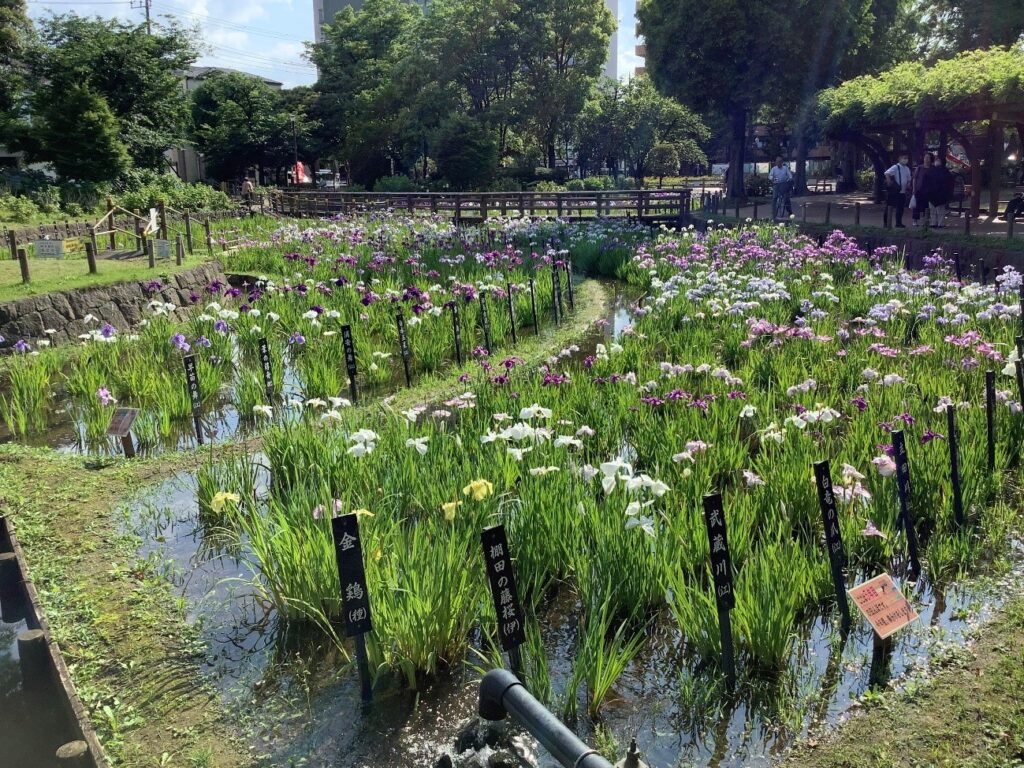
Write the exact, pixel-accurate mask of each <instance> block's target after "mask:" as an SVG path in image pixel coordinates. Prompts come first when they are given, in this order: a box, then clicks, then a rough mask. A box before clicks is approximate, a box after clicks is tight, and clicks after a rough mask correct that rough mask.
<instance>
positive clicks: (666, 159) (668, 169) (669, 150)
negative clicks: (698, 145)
mask: <svg viewBox="0 0 1024 768" xmlns="http://www.w3.org/2000/svg"><path fill="white" fill-rule="evenodd" d="M649 165H650V170H651V173H652V174H654V175H655V176H657V177H658V186H659V187H660V186H662V185H663V184H664V183H665V177H666V176H674V175H675V174H677V173H679V151H678V150H677V149H676V148H675V147H673V146H672V145H671V144H664V143H661V144H655V145H654V147H653V148H652V149H651V155H650V160H649Z"/></svg>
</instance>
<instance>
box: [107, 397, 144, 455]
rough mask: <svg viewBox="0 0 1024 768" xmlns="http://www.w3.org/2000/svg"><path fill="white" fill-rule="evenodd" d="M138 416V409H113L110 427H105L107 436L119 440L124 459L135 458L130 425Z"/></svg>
mask: <svg viewBox="0 0 1024 768" xmlns="http://www.w3.org/2000/svg"><path fill="white" fill-rule="evenodd" d="M138 415H139V409H138V408H115V409H114V414H113V416H111V417H110V426H108V427H107V434H108V435H110V436H111V437H118V438H120V439H121V447H122V448H123V449H124V455H125V458H128V459H134V458H135V443H134V442H132V425H133V424H134V423H135V419H136V417H138Z"/></svg>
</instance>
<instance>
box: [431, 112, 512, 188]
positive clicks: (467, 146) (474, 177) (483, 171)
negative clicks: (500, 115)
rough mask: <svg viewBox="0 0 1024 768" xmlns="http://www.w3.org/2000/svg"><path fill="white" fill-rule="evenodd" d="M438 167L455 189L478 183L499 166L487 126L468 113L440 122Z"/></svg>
mask: <svg viewBox="0 0 1024 768" xmlns="http://www.w3.org/2000/svg"><path fill="white" fill-rule="evenodd" d="M436 157H437V169H438V171H439V172H440V174H441V175H442V176H443V177H444V178H445V179H447V180H448V182H449V183H450V184H451V185H452V186H453V187H454V188H456V189H471V188H473V187H478V188H479V187H481V186H483V185H485V184H487V183H488V182H490V181H491V180H492V179H493V178H494V175H495V173H496V172H497V170H498V147H497V144H496V143H495V140H494V137H493V135H492V133H491V132H490V131H488V130H487V128H486V127H484V126H483V125H481V124H480V122H479V121H477V120H475V119H473V118H472V117H470V116H469V115H454V116H453V117H451V118H449V119H448V120H447V121H446V122H445V124H444V125H442V126H441V129H440V135H439V136H438V139H437V152H436Z"/></svg>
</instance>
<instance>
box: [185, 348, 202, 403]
mask: <svg viewBox="0 0 1024 768" xmlns="http://www.w3.org/2000/svg"><path fill="white" fill-rule="evenodd" d="M184 361H185V380H186V381H187V382H188V397H189V400H190V401H191V402H192V413H194V414H196V413H199V411H200V410H202V407H203V398H202V395H201V394H200V392H199V373H198V372H197V370H196V357H195V355H186V356H185V358H184Z"/></svg>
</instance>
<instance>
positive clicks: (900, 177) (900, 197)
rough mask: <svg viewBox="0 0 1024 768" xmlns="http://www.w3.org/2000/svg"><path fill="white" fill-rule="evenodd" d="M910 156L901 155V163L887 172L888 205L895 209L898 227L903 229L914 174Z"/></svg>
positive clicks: (904, 153)
mask: <svg viewBox="0 0 1024 768" xmlns="http://www.w3.org/2000/svg"><path fill="white" fill-rule="evenodd" d="M909 162H910V155H908V154H907V153H906V152H903V153H901V154H900V159H899V162H898V163H896V164H895V165H893V166H892V167H891V168H889V170H887V171H886V172H885V178H886V180H887V190H886V205H887V206H889V207H891V208H894V209H895V211H894V213H895V215H896V226H897V227H903V226H905V225H904V224H903V209H904V208H905V207H906V205H907V193H908V192H909V191H910V182H911V179H912V174H911V173H910V167H909V165H908V163H909Z"/></svg>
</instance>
